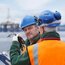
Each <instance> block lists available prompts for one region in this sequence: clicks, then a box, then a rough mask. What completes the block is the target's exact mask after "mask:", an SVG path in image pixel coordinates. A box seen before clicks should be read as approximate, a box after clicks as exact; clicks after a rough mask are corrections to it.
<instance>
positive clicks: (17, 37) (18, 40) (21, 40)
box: [12, 34, 25, 50]
mask: <svg viewBox="0 0 65 65" xmlns="http://www.w3.org/2000/svg"><path fill="white" fill-rule="evenodd" d="M12 41H17V42H19V43H20V47H21V50H23V47H24V45H25V41H24V40H23V38H22V37H21V34H17V35H16V36H14V37H13V39H12Z"/></svg>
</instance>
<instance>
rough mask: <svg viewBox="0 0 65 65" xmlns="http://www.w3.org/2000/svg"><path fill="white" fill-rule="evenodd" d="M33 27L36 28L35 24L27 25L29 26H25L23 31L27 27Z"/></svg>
mask: <svg viewBox="0 0 65 65" xmlns="http://www.w3.org/2000/svg"><path fill="white" fill-rule="evenodd" d="M33 26H36V25H35V24H32V25H29V26H27V27H25V28H23V29H26V28H29V27H33Z"/></svg>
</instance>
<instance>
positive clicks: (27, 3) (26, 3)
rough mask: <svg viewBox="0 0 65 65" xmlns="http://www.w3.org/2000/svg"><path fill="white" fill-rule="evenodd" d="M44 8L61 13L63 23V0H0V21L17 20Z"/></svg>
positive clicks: (64, 0)
mask: <svg viewBox="0 0 65 65" xmlns="http://www.w3.org/2000/svg"><path fill="white" fill-rule="evenodd" d="M44 10H51V11H53V12H55V11H56V10H57V11H59V12H60V13H61V14H62V24H65V0H0V23H1V22H5V21H6V20H7V16H8V11H9V17H10V20H11V21H12V22H13V21H14V22H19V21H21V19H22V18H23V17H24V16H25V15H36V16H37V15H39V14H40V13H41V12H42V11H44Z"/></svg>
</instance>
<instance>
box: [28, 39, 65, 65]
mask: <svg viewBox="0 0 65 65" xmlns="http://www.w3.org/2000/svg"><path fill="white" fill-rule="evenodd" d="M28 53H29V57H30V62H31V65H65V42H61V41H59V40H45V41H41V42H39V43H38V44H34V45H31V46H28Z"/></svg>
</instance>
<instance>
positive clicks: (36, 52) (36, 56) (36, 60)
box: [33, 43, 38, 65]
mask: <svg viewBox="0 0 65 65" xmlns="http://www.w3.org/2000/svg"><path fill="white" fill-rule="evenodd" d="M33 57H34V65H38V43H36V44H35V45H34V47H33Z"/></svg>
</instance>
